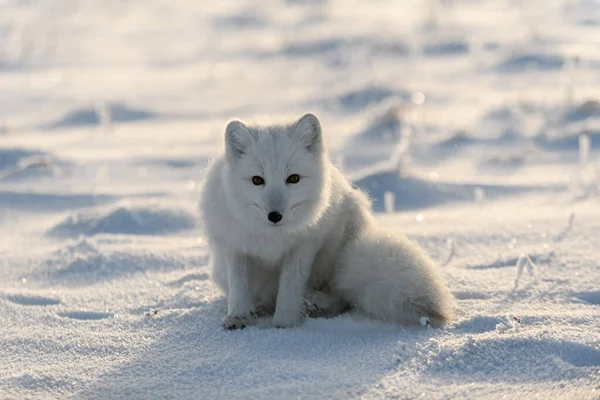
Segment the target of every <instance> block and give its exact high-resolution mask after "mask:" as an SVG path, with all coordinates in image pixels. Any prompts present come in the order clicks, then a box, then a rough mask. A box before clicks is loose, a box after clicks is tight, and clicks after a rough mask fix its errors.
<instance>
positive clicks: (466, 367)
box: [428, 337, 600, 382]
mask: <svg viewBox="0 0 600 400" xmlns="http://www.w3.org/2000/svg"><path fill="white" fill-rule="evenodd" d="M508 355H512V356H508ZM524 355H526V356H524ZM511 360H512V361H511ZM566 366H569V368H565V367H566ZM598 366H600V351H599V350H597V349H595V348H594V347H592V346H589V345H585V344H581V343H576V342H571V341H567V340H559V339H551V338H535V337H506V338H501V339H498V338H497V337H492V338H486V339H481V340H476V341H468V342H467V343H465V344H464V345H463V346H461V347H459V348H458V349H456V350H455V351H454V353H453V354H452V357H448V358H443V359H435V360H432V362H431V363H430V364H429V367H428V373H432V374H438V373H443V374H444V375H446V376H456V377H459V376H460V377H461V378H464V377H465V376H469V377H470V379H477V380H484V381H496V380H504V379H507V380H510V381H512V382H522V381H527V380H544V381H561V380H567V379H573V378H576V377H583V376H587V375H588V374H589V372H590V371H589V369H590V368H594V367H598Z"/></svg>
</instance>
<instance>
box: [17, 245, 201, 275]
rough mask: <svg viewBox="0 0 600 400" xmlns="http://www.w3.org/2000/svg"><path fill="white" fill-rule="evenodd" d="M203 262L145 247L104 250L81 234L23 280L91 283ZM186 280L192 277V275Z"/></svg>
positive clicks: (169, 269)
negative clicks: (125, 249)
mask: <svg viewBox="0 0 600 400" xmlns="http://www.w3.org/2000/svg"><path fill="white" fill-rule="evenodd" d="M207 262H208V260H207V258H206V257H205V256H204V255H198V254H196V253H193V254H191V255H190V254H186V255H181V254H169V253H165V252H158V251H154V250H146V249H139V250H131V251H120V250H116V251H115V250H112V249H111V248H110V247H109V248H106V249H104V248H103V246H100V245H99V244H98V243H97V242H96V241H95V240H94V239H93V238H86V237H82V238H80V239H79V240H77V241H76V242H75V243H72V244H68V245H66V246H64V247H62V248H60V249H58V250H56V251H54V252H53V253H52V254H51V255H50V256H49V257H48V259H47V260H45V261H44V262H43V263H42V264H41V265H40V268H39V269H38V270H36V271H34V272H33V273H32V274H30V275H28V276H27V277H26V278H25V279H27V280H32V281H37V282H50V283H51V284H52V285H63V286H73V285H75V286H84V285H95V284H98V283H100V282H105V281H111V280H115V279H118V278H122V277H125V276H130V275H133V274H136V273H147V272H150V271H153V272H157V271H176V270H180V269H185V268H188V267H191V266H194V267H196V266H199V265H206V264H207ZM196 278H198V277H196ZM188 279H189V280H193V278H192V277H190V278H188ZM184 283H185V282H184Z"/></svg>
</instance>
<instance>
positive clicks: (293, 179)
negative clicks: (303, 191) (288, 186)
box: [286, 174, 300, 183]
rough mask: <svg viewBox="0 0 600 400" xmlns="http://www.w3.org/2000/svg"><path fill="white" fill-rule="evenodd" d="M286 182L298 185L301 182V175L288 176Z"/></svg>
mask: <svg viewBox="0 0 600 400" xmlns="http://www.w3.org/2000/svg"><path fill="white" fill-rule="evenodd" d="M286 182H287V183H298V182H300V175H298V174H293V175H290V176H288V178H287V180H286Z"/></svg>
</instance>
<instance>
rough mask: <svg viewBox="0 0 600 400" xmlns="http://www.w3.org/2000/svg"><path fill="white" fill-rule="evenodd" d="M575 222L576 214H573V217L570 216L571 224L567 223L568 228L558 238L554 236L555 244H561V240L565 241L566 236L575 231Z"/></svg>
mask: <svg viewBox="0 0 600 400" xmlns="http://www.w3.org/2000/svg"><path fill="white" fill-rule="evenodd" d="M574 220H575V213H574V212H572V213H571V215H570V216H569V222H568V223H567V226H566V228H565V229H563V230H562V231H561V232H560V233H558V234H557V235H556V236H554V241H555V242H560V241H561V240H563V239H564V238H565V236H567V233H569V232H570V231H571V229H573V221H574Z"/></svg>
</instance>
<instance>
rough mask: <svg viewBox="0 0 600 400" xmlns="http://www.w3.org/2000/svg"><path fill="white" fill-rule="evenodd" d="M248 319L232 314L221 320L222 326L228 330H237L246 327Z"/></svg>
mask: <svg viewBox="0 0 600 400" xmlns="http://www.w3.org/2000/svg"><path fill="white" fill-rule="evenodd" d="M246 325H247V324H246V321H245V319H244V318H241V317H234V316H231V315H226V316H225V318H223V321H222V322H221V326H222V327H223V329H225V330H228V331H235V330H238V329H244V328H245V327H246Z"/></svg>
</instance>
